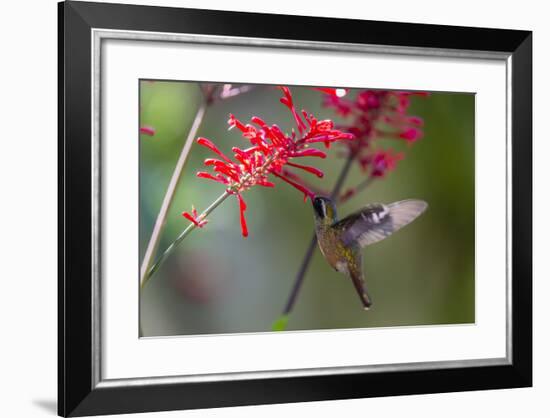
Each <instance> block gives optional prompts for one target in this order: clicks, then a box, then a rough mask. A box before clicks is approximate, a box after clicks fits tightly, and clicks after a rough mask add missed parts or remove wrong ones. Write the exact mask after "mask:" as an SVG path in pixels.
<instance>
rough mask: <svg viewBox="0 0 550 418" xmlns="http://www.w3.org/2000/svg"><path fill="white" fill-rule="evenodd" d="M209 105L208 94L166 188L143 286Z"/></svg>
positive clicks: (142, 270) (145, 259)
mask: <svg viewBox="0 0 550 418" xmlns="http://www.w3.org/2000/svg"><path fill="white" fill-rule="evenodd" d="M208 105H209V99H208V96H205V97H204V98H203V100H202V102H201V104H200V106H199V108H198V110H197V113H196V115H195V119H194V120H193V124H192V125H191V129H189V132H188V133H187V138H186V140H185V143H184V145H183V148H182V150H181V153H180V156H179V158H178V162H177V163H176V167H175V168H174V172H173V173H172V177H171V178H170V183H169V184H168V187H167V189H166V193H165V195H164V199H163V200H162V204H161V206H160V210H159V214H158V215H157V219H156V221H155V226H154V227H153V232H152V233H151V238H150V239H149V243H148V244H147V248H146V250H145V255H144V256H143V261H142V263H141V268H140V283H141V286H142V287H143V284H144V282H145V280H146V276H148V274H147V272H148V271H149V269H150V266H151V263H152V262H153V259H154V257H155V254H156V252H157V248H158V245H159V242H160V237H161V235H162V230H163V229H164V225H165V224H166V217H167V216H168V212H169V211H170V207H171V206H172V202H173V201H174V196H175V194H176V190H177V188H178V184H179V183H180V180H181V175H182V174H183V169H184V168H185V163H186V162H187V157H188V156H189V151H190V150H191V145H192V144H193V142H194V140H195V137H196V135H197V131H198V130H199V127H200V126H201V123H202V121H203V119H204V115H205V113H206V109H207V107H208Z"/></svg>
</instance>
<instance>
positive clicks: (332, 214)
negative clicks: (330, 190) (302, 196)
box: [313, 196, 336, 223]
mask: <svg viewBox="0 0 550 418" xmlns="http://www.w3.org/2000/svg"><path fill="white" fill-rule="evenodd" d="M313 212H314V213H315V219H316V220H318V221H325V222H330V223H332V222H334V221H335V220H336V208H335V207H334V203H333V202H332V200H331V199H329V198H328V197H323V196H316V197H315V198H314V199H313Z"/></svg>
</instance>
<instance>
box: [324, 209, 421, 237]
mask: <svg viewBox="0 0 550 418" xmlns="http://www.w3.org/2000/svg"><path fill="white" fill-rule="evenodd" d="M427 207H428V204H427V203H426V202H424V201H422V200H415V199H409V200H402V201H400V202H395V203H391V204H389V205H382V204H378V203H377V204H372V205H368V206H366V207H365V208H363V209H362V210H360V211H358V212H355V213H353V214H351V215H349V216H348V217H346V218H344V219H342V220H341V221H339V222H338V223H337V225H335V226H337V227H340V228H341V229H342V242H343V243H344V244H345V245H348V246H349V245H352V244H355V243H357V244H359V246H361V247H365V246H367V245H371V244H374V243H376V242H379V241H382V240H383V239H384V238H387V237H389V236H390V235H391V234H393V233H394V232H395V231H397V230H399V229H401V228H403V227H404V226H405V225H407V224H409V223H411V222H412V221H413V220H415V219H416V218H417V217H418V216H420V215H421V214H422V213H423V212H424V211H425V210H426V208H427Z"/></svg>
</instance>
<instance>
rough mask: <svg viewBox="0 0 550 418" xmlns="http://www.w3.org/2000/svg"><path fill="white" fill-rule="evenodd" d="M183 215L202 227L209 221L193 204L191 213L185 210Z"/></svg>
mask: <svg viewBox="0 0 550 418" xmlns="http://www.w3.org/2000/svg"><path fill="white" fill-rule="evenodd" d="M181 215H182V216H183V217H184V218H186V219H187V220H189V221H191V222H193V223H194V224H195V226H197V227H199V228H202V227H203V226H204V225H206V224H207V223H208V221H207V220H206V219H202V216H199V214H198V213H197V209H195V207H194V206H191V214H189V212H183V213H182V214H181Z"/></svg>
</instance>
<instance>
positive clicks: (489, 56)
mask: <svg viewBox="0 0 550 418" xmlns="http://www.w3.org/2000/svg"><path fill="white" fill-rule="evenodd" d="M107 39H118V40H134V41H152V42H183V43H193V44H208V45H232V46H247V47H271V48H287V49H300V50H317V51H334V52H348V53H362V54H365V53H368V54H388V55H415V56H425V57H444V58H469V59H484V60H497V61H504V62H505V64H506V159H507V169H506V290H507V293H506V357H504V358H483V359H473V360H450V361H434V362H413V363H395V364H381V365H364V366H345V367H323V368H310V369H291V370H269V371H254V372H238V373H213V374H194V375H179V376H159V377H143V378H127V379H109V380H107V379H102V377H101V364H102V353H101V351H102V350H101V120H100V115H101V43H102V41H103V40H107ZM91 42H92V48H91V50H92V52H91V54H92V57H91V59H92V79H91V84H92V103H91V105H92V121H91V123H92V359H91V361H92V367H93V373H92V385H93V387H102V388H103V387H122V386H147V385H158V384H181V383H193V382H209V381H210V382H211V381H238V380H250V379H265V378H285V377H300V376H321V375H338V374H353V373H380V372H392V371H393V372H394V371H412V370H429V369H443V368H461V367H480V366H497V365H506V364H511V363H512V349H513V347H512V292H511V284H512V281H511V234H512V229H511V213H512V212H511V169H512V157H511V140H512V138H511V134H512V131H511V128H512V122H511V121H512V119H511V111H512V102H511V98H512V97H511V95H512V90H511V87H512V70H513V62H512V57H511V54H508V53H502V52H494V51H472V50H454V49H453V50H451V49H438V48H419V47H401V46H380V45H363V44H342V43H335V42H312V41H296V40H280V39H265V38H246V37H232V36H212V35H194V34H179V33H162V32H140V31H125V30H110V29H98V28H93V29H92V31H91ZM476 175H477V173H476ZM136 283H137V281H136Z"/></svg>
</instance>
